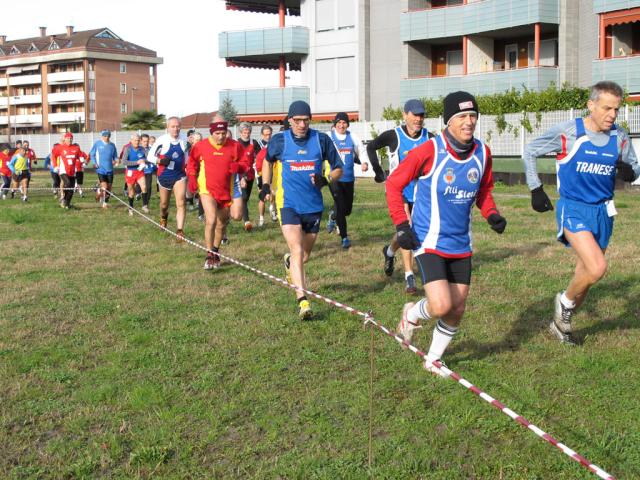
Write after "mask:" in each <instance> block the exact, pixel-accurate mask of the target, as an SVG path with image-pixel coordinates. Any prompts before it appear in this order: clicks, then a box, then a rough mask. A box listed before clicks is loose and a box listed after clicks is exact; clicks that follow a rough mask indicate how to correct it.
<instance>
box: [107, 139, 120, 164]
mask: <svg viewBox="0 0 640 480" xmlns="http://www.w3.org/2000/svg"><path fill="white" fill-rule="evenodd" d="M109 145H111V153H112V155H111V161H112V162H113V161H114V160H118V149H117V148H116V146H115V144H113V143H110V144H109Z"/></svg>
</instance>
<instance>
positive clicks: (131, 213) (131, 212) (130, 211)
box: [129, 209, 133, 217]
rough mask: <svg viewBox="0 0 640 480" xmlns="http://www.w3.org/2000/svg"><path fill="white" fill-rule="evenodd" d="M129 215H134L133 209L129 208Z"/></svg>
mask: <svg viewBox="0 0 640 480" xmlns="http://www.w3.org/2000/svg"><path fill="white" fill-rule="evenodd" d="M129 216H130V217H133V210H131V209H129Z"/></svg>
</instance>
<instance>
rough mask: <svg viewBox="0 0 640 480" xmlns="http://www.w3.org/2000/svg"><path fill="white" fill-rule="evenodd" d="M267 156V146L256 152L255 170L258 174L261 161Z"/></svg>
mask: <svg viewBox="0 0 640 480" xmlns="http://www.w3.org/2000/svg"><path fill="white" fill-rule="evenodd" d="M266 156H267V147H264V148H263V149H262V150H260V151H259V152H258V154H257V155H256V172H258V176H259V177H261V176H262V162H264V159H265V158H266Z"/></svg>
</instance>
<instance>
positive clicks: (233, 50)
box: [218, 26, 309, 58]
mask: <svg viewBox="0 0 640 480" xmlns="http://www.w3.org/2000/svg"><path fill="white" fill-rule="evenodd" d="M308 53H309V30H308V29H307V28H306V27H299V26H292V27H284V28H261V29H256V30H242V31H237V32H220V33H219V34H218V56H219V57H220V58H242V57H251V56H262V55H294V54H297V55H307V54H308Z"/></svg>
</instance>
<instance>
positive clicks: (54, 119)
mask: <svg viewBox="0 0 640 480" xmlns="http://www.w3.org/2000/svg"><path fill="white" fill-rule="evenodd" d="M48 119H49V123H73V122H77V121H81V122H84V112H61V113H50V114H49V115H48Z"/></svg>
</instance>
